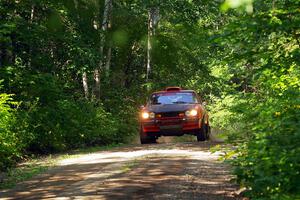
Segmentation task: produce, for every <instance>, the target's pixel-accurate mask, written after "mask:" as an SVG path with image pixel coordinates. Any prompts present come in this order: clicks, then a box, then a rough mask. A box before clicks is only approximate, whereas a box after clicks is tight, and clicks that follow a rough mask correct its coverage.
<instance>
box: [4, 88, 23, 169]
mask: <svg viewBox="0 0 300 200" xmlns="http://www.w3.org/2000/svg"><path fill="white" fill-rule="evenodd" d="M10 106H14V107H16V106H17V103H16V102H14V101H12V95H9V94H6V93H1V94H0V160H1V162H0V170H4V169H6V168H7V167H9V166H11V165H13V164H14V163H15V162H16V161H17V160H18V159H19V158H20V157H21V154H20V147H19V141H18V138H17V135H16V134H15V133H14V132H12V131H11V128H12V127H14V125H15V123H16V118H15V112H14V109H12V108H11V107H10Z"/></svg>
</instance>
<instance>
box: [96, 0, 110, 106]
mask: <svg viewBox="0 0 300 200" xmlns="http://www.w3.org/2000/svg"><path fill="white" fill-rule="evenodd" d="M111 7H112V0H105V2H104V11H103V20H102V24H101V30H102V36H101V40H100V50H99V54H100V61H99V66H98V68H97V69H95V70H94V81H95V90H94V95H95V97H96V99H97V100H100V72H101V70H102V68H103V65H104V59H105V57H104V53H103V52H104V45H105V33H106V31H107V29H108V25H109V14H110V9H111ZM110 51H111V50H110ZM108 53H109V54H108V55H107V56H109V60H107V61H108V64H107V63H106V66H105V67H106V68H109V67H110V66H109V65H110V57H111V52H108Z"/></svg>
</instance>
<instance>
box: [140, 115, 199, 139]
mask: <svg viewBox="0 0 300 200" xmlns="http://www.w3.org/2000/svg"><path fill="white" fill-rule="evenodd" d="M199 121H200V119H199V118H198V117H194V118H177V117H176V118H175V117H172V118H161V119H152V120H146V121H142V122H141V129H142V130H141V131H142V132H143V133H144V134H151V135H182V134H185V133H193V132H195V131H196V130H199V129H200V128H201V123H199Z"/></svg>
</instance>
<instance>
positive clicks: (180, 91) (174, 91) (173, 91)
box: [152, 90, 196, 94]
mask: <svg viewBox="0 0 300 200" xmlns="http://www.w3.org/2000/svg"><path fill="white" fill-rule="evenodd" d="M187 92H189V93H196V92H195V91H194V90H172V91H165V90H162V91H157V92H153V93H152V94H161V93H187Z"/></svg>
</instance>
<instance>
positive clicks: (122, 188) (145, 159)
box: [1, 142, 238, 200]
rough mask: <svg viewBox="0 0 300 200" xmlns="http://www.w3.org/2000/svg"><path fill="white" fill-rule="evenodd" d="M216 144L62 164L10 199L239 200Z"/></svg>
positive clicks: (119, 151)
mask: <svg viewBox="0 0 300 200" xmlns="http://www.w3.org/2000/svg"><path fill="white" fill-rule="evenodd" d="M213 145H214V144H212V143H197V142H192V143H191V142H189V143H176V144H173V143H170V144H153V145H143V146H142V145H135V146H130V147H122V148H116V149H114V150H112V151H101V152H97V153H91V154H86V155H82V156H79V157H74V158H69V159H65V160H62V161H61V162H60V163H59V166H57V167H55V168H53V169H51V170H49V171H47V172H46V173H45V174H42V175H39V176H37V177H35V178H33V179H32V180H29V181H26V182H23V183H21V184H19V185H17V187H16V188H15V189H13V190H8V191H3V192H2V194H1V196H2V197H4V198H5V199H14V198H22V199H45V198H50V199H51V198H55V199H202V198H201V197H205V198H203V199H212V200H215V199H217V200H218V199H222V200H223V199H225V200H227V199H238V198H237V197H235V196H234V195H233V194H234V191H235V190H236V189H237V188H236V186H235V185H233V184H231V183H230V179H231V178H232V176H230V175H229V171H228V167H227V166H226V165H224V164H222V163H220V162H219V161H217V159H218V157H219V155H220V153H221V152H217V153H214V154H212V153H210V151H209V147H210V146H213Z"/></svg>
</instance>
